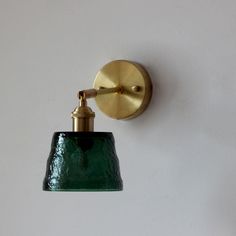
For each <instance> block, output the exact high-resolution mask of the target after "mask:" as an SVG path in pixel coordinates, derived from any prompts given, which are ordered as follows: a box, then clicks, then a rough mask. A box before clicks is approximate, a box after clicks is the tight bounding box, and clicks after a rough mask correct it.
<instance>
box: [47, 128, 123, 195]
mask: <svg viewBox="0 0 236 236" xmlns="http://www.w3.org/2000/svg"><path fill="white" fill-rule="evenodd" d="M122 189H123V184H122V179H121V176H120V168H119V160H118V158H117V155H116V151H115V146H114V137H113V135H112V133H108V132H56V133H54V135H53V138H52V145H51V152H50V154H49V158H48V162H47V170H46V176H45V178H44V182H43V190H46V191H119V190H122Z"/></svg>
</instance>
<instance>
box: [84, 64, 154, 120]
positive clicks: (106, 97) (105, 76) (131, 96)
mask: <svg viewBox="0 0 236 236" xmlns="http://www.w3.org/2000/svg"><path fill="white" fill-rule="evenodd" d="M94 89H95V90H96V95H95V96H94V97H95V100H96V103H97V105H98V107H99V109H100V110H101V111H102V112H104V113H105V114H106V115H108V116H110V117H111V118H114V119H131V118H134V117H136V116H138V115H140V114H141V113H142V112H143V111H144V110H145V109H146V107H147V106H148V104H149V102H150V99H151V95H152V84H151V80H150V77H149V75H148V73H147V71H146V70H145V69H144V68H143V67H142V66H141V65H139V64H137V63H134V62H130V61H126V60H117V61H112V62H110V63H108V64H106V65H105V66H104V67H103V68H102V69H101V70H100V71H99V72H98V73H97V75H96V78H95V81H94ZM113 89H114V91H113ZM107 91H111V92H107ZM85 94H86V93H85ZM92 94H93V95H94V94H95V93H94V92H92ZM98 95H102V96H98ZM85 97H86V96H85ZM89 97H91V96H89Z"/></svg>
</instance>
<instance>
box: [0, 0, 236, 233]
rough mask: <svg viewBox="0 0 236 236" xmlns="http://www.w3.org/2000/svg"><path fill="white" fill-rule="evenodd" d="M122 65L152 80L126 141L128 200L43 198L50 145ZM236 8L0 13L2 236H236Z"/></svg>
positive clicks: (136, 2)
mask: <svg viewBox="0 0 236 236" xmlns="http://www.w3.org/2000/svg"><path fill="white" fill-rule="evenodd" d="M114 59H129V60H134V61H136V62H140V63H141V64H143V65H144V66H145V67H146V68H147V69H148V71H149V73H150V75H151V77H152V80H153V84H154V94H153V99H152V102H151V104H150V106H149V109H148V110H147V112H146V113H144V114H143V115H142V116H140V117H139V118H137V119H135V120H133V121H114V120H111V119H109V118H107V117H106V116H104V115H103V114H102V113H100V112H99V111H98V109H97V108H96V107H95V104H94V102H91V103H90V105H91V107H93V109H94V110H95V111H96V115H97V117H96V130H98V131H112V132H113V133H114V136H115V138H116V146H117V153H118V155H119V159H120V165H121V172H122V177H123V181H124V191H123V192H115V193H106V192H104V193H50V192H43V191H42V190H41V186H42V180H43V177H44V174H45V165H46V160H47V157H48V152H49V146H50V142H51V137H52V133H53V132H54V131H56V130H57V131H58V130H70V127H71V119H70V112H71V111H72V110H73V109H74V107H75V106H76V104H77V100H76V93H77V91H78V90H79V89H84V88H90V87H91V86H92V83H93V80H94V77H95V74H96V72H97V71H98V70H99V69H100V67H101V66H103V65H104V64H106V63H107V62H109V61H111V60H114ZM235 62H236V2H235V1H234V0H215V1H213V0H198V1H194V0H179V1H176V0H119V1H115V0H100V1H89V0H77V1H76V0H67V1H66V0H57V1H56V0H31V1H30V0H21V1H18V0H0V98H1V99H0V109H1V111H0V114H1V116H0V121H1V122H0V130H1V135H0V147H1V156H0V235H2V236H16V235H17V236H31V235H34V236H42V235H44V236H49V235H57V236H64V235H83V236H95V235H96V236H110V235H112V236H121V235H122V236H123V235H125V236H130V235H135V236H144V235H148V236H149V235H150V236H153V235H161V236H175V235H176V236H200V235H201V236H235V235H236V126H235V121H236V107H235V101H236V65H235Z"/></svg>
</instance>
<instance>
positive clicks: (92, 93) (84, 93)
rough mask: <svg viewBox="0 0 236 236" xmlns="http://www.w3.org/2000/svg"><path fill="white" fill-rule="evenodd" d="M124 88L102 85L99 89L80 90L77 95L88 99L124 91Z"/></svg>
mask: <svg viewBox="0 0 236 236" xmlns="http://www.w3.org/2000/svg"><path fill="white" fill-rule="evenodd" d="M122 91H123V89H122V88H121V87H119V86H117V87H114V88H104V87H100V88H99V89H86V90H81V91H79V92H78V94H77V97H78V98H79V99H88V98H94V97H96V96H98V95H103V94H108V93H122Z"/></svg>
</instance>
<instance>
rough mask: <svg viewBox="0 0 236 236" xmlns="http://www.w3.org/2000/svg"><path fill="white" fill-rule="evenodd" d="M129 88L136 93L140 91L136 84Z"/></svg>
mask: <svg viewBox="0 0 236 236" xmlns="http://www.w3.org/2000/svg"><path fill="white" fill-rule="evenodd" d="M131 89H132V90H133V92H136V93H137V92H140V91H141V87H140V86H137V85H135V86H132V87H131Z"/></svg>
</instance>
